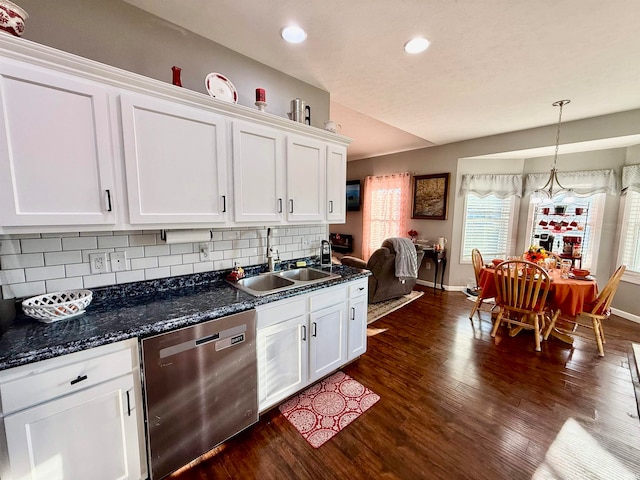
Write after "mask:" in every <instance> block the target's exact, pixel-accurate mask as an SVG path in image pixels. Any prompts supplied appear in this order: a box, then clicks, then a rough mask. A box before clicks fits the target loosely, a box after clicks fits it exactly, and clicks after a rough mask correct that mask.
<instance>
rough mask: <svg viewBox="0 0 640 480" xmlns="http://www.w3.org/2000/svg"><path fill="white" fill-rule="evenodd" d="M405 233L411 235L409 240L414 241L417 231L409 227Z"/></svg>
mask: <svg viewBox="0 0 640 480" xmlns="http://www.w3.org/2000/svg"><path fill="white" fill-rule="evenodd" d="M407 234H408V235H409V236H410V237H411V241H412V242H415V241H416V237H417V236H418V232H417V231H415V230H413V229H411V230H409V231H408V232H407Z"/></svg>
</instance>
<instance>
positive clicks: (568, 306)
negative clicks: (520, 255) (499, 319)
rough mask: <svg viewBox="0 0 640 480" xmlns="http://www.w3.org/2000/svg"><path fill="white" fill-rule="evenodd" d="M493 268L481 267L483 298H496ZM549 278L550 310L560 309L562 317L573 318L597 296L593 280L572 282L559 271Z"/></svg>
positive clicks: (551, 274)
mask: <svg viewBox="0 0 640 480" xmlns="http://www.w3.org/2000/svg"><path fill="white" fill-rule="evenodd" d="M493 272H494V269H493V268H489V267H482V270H481V272H480V287H481V288H482V297H483V298H492V297H495V296H496V293H497V292H496V283H495V281H494V279H493ZM549 276H550V277H551V280H552V282H551V289H550V297H551V298H550V300H549V302H550V304H551V308H553V309H554V310H555V309H560V311H561V312H562V313H563V314H564V315H569V316H574V315H577V314H578V313H580V312H582V308H583V306H584V304H585V303H590V302H593V301H594V300H595V299H596V297H597V296H598V284H597V283H596V281H595V280H573V279H570V278H562V277H561V276H560V270H557V269H556V270H553V271H551V272H550V273H549Z"/></svg>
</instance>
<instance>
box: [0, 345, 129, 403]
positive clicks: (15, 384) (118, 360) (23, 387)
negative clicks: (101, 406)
mask: <svg viewBox="0 0 640 480" xmlns="http://www.w3.org/2000/svg"><path fill="white" fill-rule="evenodd" d="M132 369H133V365H132V363H131V352H130V351H129V350H123V351H119V352H114V353H110V354H108V355H103V356H100V357H94V358H90V359H87V360H84V361H81V362H78V363H73V364H71V365H66V366H63V367H60V368H56V369H53V370H48V371H44V372H41V373H35V374H33V375H29V376H27V377H24V378H19V379H16V380H13V381H10V382H6V383H3V384H0V398H1V399H2V412H3V414H4V415H7V414H9V413H11V412H15V411H17V410H21V409H23V408H26V407H29V406H32V405H37V404H38V403H42V402H45V401H47V400H51V399H53V398H57V397H61V396H63V395H67V394H69V393H73V392H76V391H78V390H82V389H84V388H87V387H90V386H92V385H97V384H99V383H102V382H104V381H106V380H109V379H112V378H116V377H119V376H121V375H125V374H127V373H130V372H131V371H132Z"/></svg>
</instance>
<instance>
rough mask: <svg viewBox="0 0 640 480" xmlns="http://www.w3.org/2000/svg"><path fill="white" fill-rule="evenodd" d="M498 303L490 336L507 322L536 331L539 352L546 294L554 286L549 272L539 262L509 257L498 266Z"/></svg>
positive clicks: (496, 270) (496, 280)
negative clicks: (509, 258) (497, 310)
mask: <svg viewBox="0 0 640 480" xmlns="http://www.w3.org/2000/svg"><path fill="white" fill-rule="evenodd" d="M493 278H494V280H495V282H496V291H497V295H496V304H497V305H498V307H500V311H499V312H498V317H497V318H496V321H495V323H494V324H493V329H492V330H491V336H492V337H495V336H496V332H497V331H498V328H499V327H500V324H501V323H502V322H503V321H506V322H508V323H510V324H512V325H517V326H518V327H520V329H528V330H533V331H534V333H535V341H536V352H539V351H540V332H541V331H542V330H543V329H544V324H545V316H547V314H548V310H547V295H548V294H549V288H550V287H551V279H550V278H549V274H548V273H547V272H546V271H545V270H544V269H543V268H542V267H540V266H539V265H537V264H535V263H531V262H527V261H526V260H508V261H506V262H502V263H501V264H500V265H498V266H497V267H496V269H495V272H494V274H493Z"/></svg>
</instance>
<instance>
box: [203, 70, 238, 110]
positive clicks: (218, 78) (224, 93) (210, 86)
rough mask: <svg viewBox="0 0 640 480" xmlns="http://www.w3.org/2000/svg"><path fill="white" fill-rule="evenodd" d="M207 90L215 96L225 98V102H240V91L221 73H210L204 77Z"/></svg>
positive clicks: (220, 98)
mask: <svg viewBox="0 0 640 480" xmlns="http://www.w3.org/2000/svg"><path fill="white" fill-rule="evenodd" d="M204 85H205V87H207V92H209V95H211V96H212V97H213V98H217V99H218V100H224V101H225V102H231V103H238V92H237V90H236V87H234V86H233V83H231V82H230V81H229V80H228V79H227V77H225V76H224V75H221V74H219V73H210V74H209V75H207V76H206V77H205V79H204Z"/></svg>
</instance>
